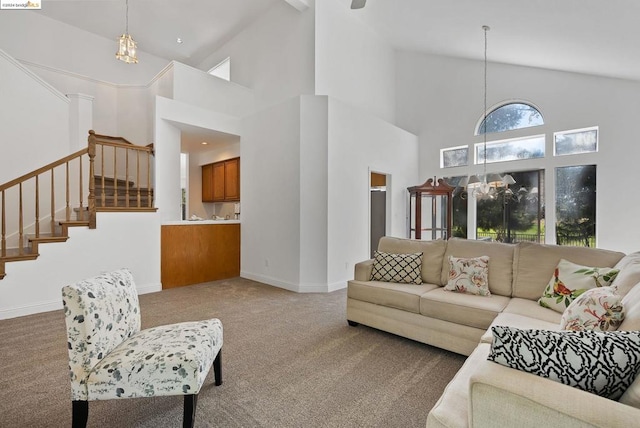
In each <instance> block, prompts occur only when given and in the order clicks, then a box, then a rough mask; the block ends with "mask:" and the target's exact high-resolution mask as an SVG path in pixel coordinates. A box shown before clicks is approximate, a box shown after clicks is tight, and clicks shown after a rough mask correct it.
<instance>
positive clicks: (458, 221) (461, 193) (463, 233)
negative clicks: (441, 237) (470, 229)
mask: <svg viewBox="0 0 640 428" xmlns="http://www.w3.org/2000/svg"><path fill="white" fill-rule="evenodd" d="M466 178H467V176H466V175H464V176H456V177H449V178H445V181H446V182H447V184H449V185H450V186H453V187H455V188H456V189H455V190H454V191H453V200H452V202H453V224H452V225H451V236H453V237H456V238H465V239H466V238H467V199H468V198H467V192H466V190H464V188H463V187H462V186H461V185H460V183H461V180H462V179H466Z"/></svg>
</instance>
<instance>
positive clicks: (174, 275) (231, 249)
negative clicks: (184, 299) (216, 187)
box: [160, 220, 240, 289]
mask: <svg viewBox="0 0 640 428" xmlns="http://www.w3.org/2000/svg"><path fill="white" fill-rule="evenodd" d="M160 269H161V273H160V277H161V281H162V288H163V289H166V288H174V287H182V286H184V285H192V284H199V283H201V282H207V281H216V280H219V279H225V278H233V277H236V276H240V221H239V220H226V221H214V220H205V221H176V222H166V223H164V224H163V225H162V232H161V258H160Z"/></svg>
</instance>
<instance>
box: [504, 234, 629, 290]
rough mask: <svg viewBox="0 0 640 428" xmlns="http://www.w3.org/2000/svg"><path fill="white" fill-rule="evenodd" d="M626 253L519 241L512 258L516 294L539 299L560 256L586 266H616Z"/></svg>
mask: <svg viewBox="0 0 640 428" xmlns="http://www.w3.org/2000/svg"><path fill="white" fill-rule="evenodd" d="M622 257H624V253H620V252H617V251H609V250H601V249H596V248H586V247H568V246H560V245H545V244H537V243H535V242H520V243H518V250H517V251H516V256H515V258H514V261H513V297H522V298H524V299H531V300H537V299H538V298H540V296H542V292H543V291H544V289H545V287H546V286H547V284H548V282H549V278H551V276H552V275H553V271H554V270H555V268H556V266H557V265H558V262H559V261H560V259H565V260H569V261H571V262H573V263H576V264H580V265H584V266H596V267H611V266H615V264H616V263H618V261H620V259H622Z"/></svg>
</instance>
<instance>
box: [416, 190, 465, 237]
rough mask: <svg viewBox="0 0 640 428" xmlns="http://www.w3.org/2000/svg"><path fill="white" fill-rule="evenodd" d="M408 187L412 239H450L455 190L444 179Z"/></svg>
mask: <svg viewBox="0 0 640 428" xmlns="http://www.w3.org/2000/svg"><path fill="white" fill-rule="evenodd" d="M434 180H435V178H430V179H428V180H427V181H426V182H425V183H424V184H421V185H419V186H412V187H408V188H407V190H408V191H409V228H408V229H409V231H408V235H409V238H411V239H422V240H435V239H449V237H450V236H451V223H452V222H453V190H454V189H455V187H452V186H449V185H448V184H447V183H446V182H445V181H444V180H443V179H442V178H439V179H438V180H437V182H435V184H434Z"/></svg>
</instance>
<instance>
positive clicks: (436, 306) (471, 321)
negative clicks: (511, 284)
mask: <svg viewBox="0 0 640 428" xmlns="http://www.w3.org/2000/svg"><path fill="white" fill-rule="evenodd" d="M507 303H509V298H508V297H505V296H497V295H491V296H487V297H480V296H474V295H472V294H465V293H452V292H450V291H447V290H445V289H444V288H437V289H435V290H431V291H429V292H427V293H425V294H423V295H422V296H421V297H420V313H421V314H422V315H425V316H428V317H432V318H437V319H440V320H444V321H449V322H453V323H456V324H462V325H466V326H469V327H475V328H480V329H483V330H484V329H487V328H489V325H491V322H492V321H493V319H494V318H495V317H496V315H498V314H499V313H500V312H502V310H503V309H504V308H505V306H507Z"/></svg>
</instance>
